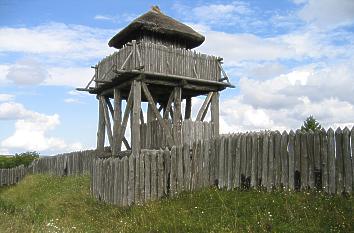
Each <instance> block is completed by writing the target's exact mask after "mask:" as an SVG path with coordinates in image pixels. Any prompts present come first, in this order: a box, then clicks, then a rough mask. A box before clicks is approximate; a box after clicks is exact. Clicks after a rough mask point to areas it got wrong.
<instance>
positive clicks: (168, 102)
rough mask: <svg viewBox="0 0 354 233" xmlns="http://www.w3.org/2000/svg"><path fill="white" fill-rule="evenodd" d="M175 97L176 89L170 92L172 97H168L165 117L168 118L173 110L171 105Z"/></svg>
mask: <svg viewBox="0 0 354 233" xmlns="http://www.w3.org/2000/svg"><path fill="white" fill-rule="evenodd" d="M174 98H175V94H174V90H173V91H172V93H171V94H170V97H169V98H168V101H167V105H166V108H165V112H164V113H163V118H164V119H168V114H169V112H170V111H171V106H172V103H173V100H174Z"/></svg>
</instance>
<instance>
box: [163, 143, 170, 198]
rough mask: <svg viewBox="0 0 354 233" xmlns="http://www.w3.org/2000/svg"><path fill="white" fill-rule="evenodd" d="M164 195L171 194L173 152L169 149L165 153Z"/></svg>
mask: <svg viewBox="0 0 354 233" xmlns="http://www.w3.org/2000/svg"><path fill="white" fill-rule="evenodd" d="M163 156H164V169H165V170H164V174H165V177H164V195H168V194H169V192H170V171H171V152H170V151H169V150H168V148H165V150H164V153H163Z"/></svg>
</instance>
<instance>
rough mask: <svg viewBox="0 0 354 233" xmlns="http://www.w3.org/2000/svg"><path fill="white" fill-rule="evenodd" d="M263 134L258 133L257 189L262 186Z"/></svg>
mask: <svg viewBox="0 0 354 233" xmlns="http://www.w3.org/2000/svg"><path fill="white" fill-rule="evenodd" d="M263 134H264V132H258V133H257V187H260V186H261V184H262V171H263V166H262V165H263Z"/></svg>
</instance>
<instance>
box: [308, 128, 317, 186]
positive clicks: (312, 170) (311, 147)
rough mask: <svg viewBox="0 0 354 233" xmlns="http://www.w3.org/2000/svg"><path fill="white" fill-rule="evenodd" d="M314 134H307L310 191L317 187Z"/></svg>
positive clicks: (311, 132) (310, 132) (310, 131)
mask: <svg viewBox="0 0 354 233" xmlns="http://www.w3.org/2000/svg"><path fill="white" fill-rule="evenodd" d="M314 148H315V147H314V132H313V131H312V130H309V132H307V156H308V185H309V188H310V189H313V188H314V187H315V159H314Z"/></svg>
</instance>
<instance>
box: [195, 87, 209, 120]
mask: <svg viewBox="0 0 354 233" xmlns="http://www.w3.org/2000/svg"><path fill="white" fill-rule="evenodd" d="M212 97H213V92H209V93H208V95H207V97H206V98H205V100H204V102H203V104H202V106H201V108H200V109H199V112H198V115H197V119H196V121H203V120H204V117H205V115H206V112H207V111H208V107H209V104H210V101H211V99H212Z"/></svg>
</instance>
